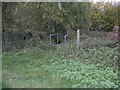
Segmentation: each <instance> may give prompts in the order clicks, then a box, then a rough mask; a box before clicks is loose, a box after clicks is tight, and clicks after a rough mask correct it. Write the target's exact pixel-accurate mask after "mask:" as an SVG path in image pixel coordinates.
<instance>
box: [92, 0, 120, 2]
mask: <svg viewBox="0 0 120 90" xmlns="http://www.w3.org/2000/svg"><path fill="white" fill-rule="evenodd" d="M90 1H93V2H102V1H103V2H120V0H90Z"/></svg>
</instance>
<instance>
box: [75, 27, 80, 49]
mask: <svg viewBox="0 0 120 90" xmlns="http://www.w3.org/2000/svg"><path fill="white" fill-rule="evenodd" d="M79 43H80V30H79V29H77V42H76V46H77V49H79Z"/></svg>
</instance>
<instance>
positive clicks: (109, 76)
mask: <svg viewBox="0 0 120 90" xmlns="http://www.w3.org/2000/svg"><path fill="white" fill-rule="evenodd" d="M70 51H72V52H70ZM57 52H58V51H57ZM59 52H61V51H60V49H59ZM62 52H64V53H61V54H60V53H59V57H62V58H59V57H58V56H57V57H53V58H52V59H51V60H50V61H49V63H48V64H44V65H42V68H43V69H44V70H45V71H46V72H47V73H52V75H57V76H60V77H61V78H62V79H66V80H69V81H70V82H71V83H72V87H73V88H75V87H77V88H117V87H118V81H117V78H118V77H117V71H115V72H113V71H114V70H113V68H111V66H112V65H110V64H108V62H109V61H111V60H110V59H113V61H112V62H115V61H117V60H118V57H117V56H114V49H110V48H105V47H102V48H100V49H88V50H84V49H80V52H79V51H77V52H78V53H79V54H80V56H79V59H77V60H73V57H74V58H75V55H72V54H71V53H73V52H74V53H73V54H75V53H76V52H75V50H74V51H73V50H69V49H68V48H67V47H66V48H65V49H64V50H63V49H62ZM65 54H66V55H67V56H66V58H65V57H64V56H65ZM71 55H72V57H70V56H71ZM63 57H64V58H63ZM96 59H97V60H96ZM90 61H93V62H92V63H91V64H90V63H89V64H88V62H90ZM97 62H99V63H97ZM83 63H84V64H83ZM95 64H96V65H95Z"/></svg>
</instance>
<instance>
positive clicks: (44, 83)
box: [2, 46, 118, 88]
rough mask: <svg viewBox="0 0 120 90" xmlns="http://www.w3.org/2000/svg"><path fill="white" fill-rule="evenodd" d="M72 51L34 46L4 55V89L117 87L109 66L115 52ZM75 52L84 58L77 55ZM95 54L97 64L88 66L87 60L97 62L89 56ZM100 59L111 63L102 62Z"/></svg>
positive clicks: (94, 50)
mask: <svg viewBox="0 0 120 90" xmlns="http://www.w3.org/2000/svg"><path fill="white" fill-rule="evenodd" d="M70 48H71V49H72V50H70ZM72 51H73V52H72ZM74 51H76V49H74V48H72V47H70V46H69V47H68V46H66V47H65V46H63V47H56V48H54V49H53V48H46V49H42V48H39V47H34V48H31V49H23V50H20V51H14V52H7V53H3V57H2V59H3V62H2V63H3V72H2V73H3V82H2V86H3V88H6V87H7V88H8V87H9V88H27V87H29V88H70V87H71V88H75V87H81V88H117V87H118V80H117V79H118V77H117V73H118V72H117V69H116V68H114V67H112V63H108V62H109V61H110V62H111V61H112V60H113V59H114V57H115V55H114V52H116V49H110V48H104V47H103V48H100V49H89V50H84V49H83V52H80V51H81V50H80V51H76V52H74ZM100 51H102V53H101V52H100ZM75 53H76V54H78V53H80V54H85V55H77V56H76V54H75ZM88 53H89V54H88ZM94 54H96V56H98V57H97V58H98V60H97V61H99V62H98V63H88V60H89V62H90V61H91V62H94V61H95V60H96V59H95V56H90V55H94ZM66 55H67V56H66ZM106 55H107V56H106ZM99 56H103V57H108V58H107V59H111V60H107V59H105V58H104V60H102V59H103V58H100V57H99ZM114 60H117V59H114ZM100 61H101V62H100ZM104 61H106V63H105V62H104ZM85 62H86V63H85ZM102 62H104V63H102ZM107 63H108V64H107ZM110 64H111V65H110Z"/></svg>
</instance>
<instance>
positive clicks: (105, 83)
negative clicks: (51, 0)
mask: <svg viewBox="0 0 120 90" xmlns="http://www.w3.org/2000/svg"><path fill="white" fill-rule="evenodd" d="M59 5H61V7H60V6H59ZM118 9H119V3H109V2H107V3H101V2H98V3H91V2H88V3H87V2H86V3H71V2H68V3H66V2H59V3H57V2H56V3H49V2H44V3H42V2H39V3H28V2H27V3H12V2H11V3H7V2H4V3H2V11H3V14H2V17H3V18H2V23H3V30H2V34H3V35H2V45H3V47H2V51H3V53H2V54H3V55H2V64H3V65H2V66H3V68H2V74H3V75H2V76H3V77H2V79H3V80H2V81H3V82H2V86H3V88H8V87H9V88H118V86H119V79H118V70H119V58H118V56H120V55H119V53H118V46H119V43H118V40H117V39H118V32H119V27H118V21H119V20H118ZM114 26H115V27H116V28H115V27H114ZM113 27H114V28H113ZM77 29H80V44H79V45H78V46H77V49H76V30H77ZM111 31H113V32H111ZM50 34H62V35H61V38H60V39H62V38H64V37H63V36H64V35H68V38H67V43H66V44H63V42H64V40H63V39H62V40H61V41H60V45H59V46H57V45H56V46H50V45H49V41H50V40H49V39H50V38H49V35H50ZM53 39H54V40H53V41H55V40H57V38H53ZM55 43H56V41H55Z"/></svg>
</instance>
